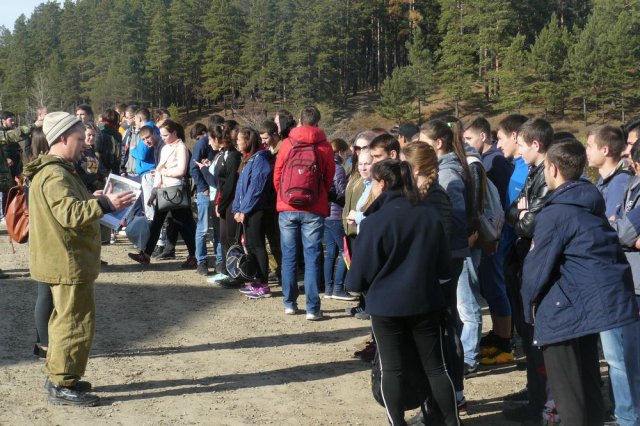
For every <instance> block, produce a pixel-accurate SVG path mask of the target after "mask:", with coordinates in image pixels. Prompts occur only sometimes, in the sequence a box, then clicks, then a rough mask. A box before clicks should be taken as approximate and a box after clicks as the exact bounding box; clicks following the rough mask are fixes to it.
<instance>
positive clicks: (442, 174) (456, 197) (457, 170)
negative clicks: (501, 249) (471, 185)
mask: <svg viewBox="0 0 640 426" xmlns="http://www.w3.org/2000/svg"><path fill="white" fill-rule="evenodd" d="M463 173H464V171H463V169H462V164H460V161H458V157H456V154H455V153H453V152H450V153H448V154H445V155H443V156H441V157H440V158H438V183H439V184H440V186H442V188H443V189H444V190H445V191H446V193H447V195H448V196H449V200H450V201H451V207H452V212H451V214H452V216H451V221H452V234H451V257H452V258H454V259H460V258H465V257H467V256H469V253H470V252H469V240H468V236H469V234H468V232H467V209H466V204H465V182H464V179H463V177H462V176H463Z"/></svg>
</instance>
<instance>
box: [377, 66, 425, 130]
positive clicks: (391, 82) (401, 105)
mask: <svg viewBox="0 0 640 426" xmlns="http://www.w3.org/2000/svg"><path fill="white" fill-rule="evenodd" d="M380 95H381V97H380V106H379V107H378V113H379V114H380V115H382V116H383V117H386V118H391V119H394V120H396V122H397V123H400V122H401V121H413V120H415V119H416V118H417V115H418V111H417V108H416V106H415V105H414V104H413V103H412V102H413V100H414V99H415V97H416V85H415V79H414V74H413V72H412V70H410V69H409V67H398V68H396V69H395V70H393V74H392V75H391V76H390V77H387V78H386V79H385V80H384V81H383V82H382V86H381V87H380Z"/></svg>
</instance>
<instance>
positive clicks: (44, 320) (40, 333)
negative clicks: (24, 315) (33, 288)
mask: <svg viewBox="0 0 640 426" xmlns="http://www.w3.org/2000/svg"><path fill="white" fill-rule="evenodd" d="M51 312H53V296H52V295H51V287H49V284H44V283H38V298H37V299H36V307H35V309H34V313H33V315H34V318H35V320H36V333H37V335H36V339H37V340H36V342H37V343H39V344H40V345H41V346H45V347H47V346H49V318H51Z"/></svg>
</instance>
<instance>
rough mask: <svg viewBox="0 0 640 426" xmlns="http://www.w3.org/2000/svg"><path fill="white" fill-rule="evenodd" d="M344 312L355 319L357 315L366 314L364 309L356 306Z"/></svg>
mask: <svg viewBox="0 0 640 426" xmlns="http://www.w3.org/2000/svg"><path fill="white" fill-rule="evenodd" d="M344 311H345V312H346V313H348V314H349V315H351V316H352V317H354V316H355V315H356V314H358V313H360V312H364V309H362V307H360V306H354V307H353V308H347V309H345V310H344Z"/></svg>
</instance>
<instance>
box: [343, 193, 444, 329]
mask: <svg viewBox="0 0 640 426" xmlns="http://www.w3.org/2000/svg"><path fill="white" fill-rule="evenodd" d="M450 263H451V252H450V250H449V238H448V236H447V235H446V233H445V230H444V226H443V223H442V217H441V214H440V212H439V211H438V209H437V208H436V206H435V205H433V204H430V203H427V202H423V203H419V204H416V205H413V204H411V203H409V201H407V200H406V199H405V198H404V197H402V195H401V193H400V191H387V192H384V193H383V194H382V195H380V197H378V198H377V199H376V200H375V201H374V202H373V204H372V205H371V207H370V208H369V209H367V220H365V221H363V222H362V224H361V227H360V233H359V234H358V238H356V240H355V243H354V249H353V256H352V258H351V268H350V269H349V271H348V272H347V277H346V285H345V286H346V289H347V290H350V291H358V292H366V305H367V308H366V310H367V312H368V313H370V314H371V315H378V316H389V317H404V316H410V315H419V314H424V313H428V312H438V311H443V310H444V308H445V300H444V296H443V294H442V290H441V285H440V283H441V282H444V281H448V280H450V279H451V275H450V272H451V271H450V269H449V265H450Z"/></svg>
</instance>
